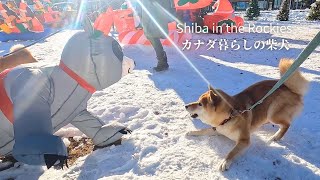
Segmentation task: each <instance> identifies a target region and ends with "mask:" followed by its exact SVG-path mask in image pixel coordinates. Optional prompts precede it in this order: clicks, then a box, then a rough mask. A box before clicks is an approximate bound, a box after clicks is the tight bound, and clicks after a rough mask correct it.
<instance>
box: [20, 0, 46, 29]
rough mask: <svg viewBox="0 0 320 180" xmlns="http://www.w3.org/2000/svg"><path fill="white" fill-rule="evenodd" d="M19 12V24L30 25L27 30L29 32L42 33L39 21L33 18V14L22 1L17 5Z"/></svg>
mask: <svg viewBox="0 0 320 180" xmlns="http://www.w3.org/2000/svg"><path fill="white" fill-rule="evenodd" d="M19 10H20V20H19V21H18V22H21V23H30V22H31V27H30V26H29V28H28V30H29V31H31V32H37V33H38V32H43V31H44V27H43V25H42V24H41V23H40V21H39V20H38V19H37V18H36V17H35V16H34V13H33V12H32V11H31V9H30V7H29V6H28V5H27V4H26V3H25V2H23V1H21V2H20V5H19Z"/></svg>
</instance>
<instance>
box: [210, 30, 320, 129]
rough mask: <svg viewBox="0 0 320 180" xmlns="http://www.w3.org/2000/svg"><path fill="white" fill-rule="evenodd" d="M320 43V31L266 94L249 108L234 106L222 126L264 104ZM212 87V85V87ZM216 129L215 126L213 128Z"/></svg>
mask: <svg viewBox="0 0 320 180" xmlns="http://www.w3.org/2000/svg"><path fill="white" fill-rule="evenodd" d="M319 44H320V31H319V32H318V34H317V35H316V36H315V37H314V38H313V39H312V40H311V41H310V43H309V44H308V46H307V47H306V48H305V49H304V50H303V51H302V52H301V53H300V54H299V56H298V57H297V59H296V60H295V61H294V63H293V64H292V65H291V67H290V68H289V69H288V70H287V72H286V73H285V74H284V75H283V76H282V77H281V79H279V81H278V82H277V83H276V84H275V85H274V86H273V87H272V88H271V89H270V90H269V91H268V93H267V94H266V95H264V96H263V97H262V98H261V99H260V100H259V101H258V102H256V103H255V104H253V105H252V106H250V107H249V108H247V109H245V110H242V111H240V110H236V109H234V108H232V110H231V112H230V116H229V118H227V119H225V120H224V121H222V122H221V124H220V126H223V125H224V124H226V123H228V122H229V121H230V120H231V119H232V118H234V117H235V116H237V115H239V114H240V115H242V114H244V113H246V112H249V111H252V110H253V109H254V108H255V107H257V106H258V105H260V104H262V103H263V101H264V100H265V99H266V98H267V97H269V96H270V95H271V94H272V93H274V92H275V91H276V90H277V89H278V88H279V87H280V86H281V85H283V84H284V83H285V82H286V81H287V80H288V79H289V78H290V76H291V75H292V74H293V73H294V72H295V71H296V70H297V69H298V68H299V66H300V65H301V64H302V63H303V62H304V61H306V60H307V58H308V57H309V56H310V54H311V53H312V52H313V51H314V50H315V49H316V48H317V47H318V45H319ZM211 88H212V87H211ZM213 130H215V128H213Z"/></svg>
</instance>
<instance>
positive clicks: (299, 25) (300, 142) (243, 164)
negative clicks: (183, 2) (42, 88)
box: [0, 11, 320, 180]
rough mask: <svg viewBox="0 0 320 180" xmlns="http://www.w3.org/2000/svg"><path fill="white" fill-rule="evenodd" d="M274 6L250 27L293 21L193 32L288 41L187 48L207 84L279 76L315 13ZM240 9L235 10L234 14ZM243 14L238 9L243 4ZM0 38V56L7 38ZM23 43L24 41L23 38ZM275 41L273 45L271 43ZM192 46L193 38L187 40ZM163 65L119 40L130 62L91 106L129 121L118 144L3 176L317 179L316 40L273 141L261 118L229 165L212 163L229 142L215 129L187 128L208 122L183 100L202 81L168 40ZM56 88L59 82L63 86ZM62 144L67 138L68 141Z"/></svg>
mask: <svg viewBox="0 0 320 180" xmlns="http://www.w3.org/2000/svg"><path fill="white" fill-rule="evenodd" d="M276 13H277V12H276V11H272V12H262V17H260V19H259V20H257V21H252V22H246V27H248V26H249V24H254V25H256V26H269V25H270V23H271V24H272V25H274V26H286V27H290V29H291V30H292V32H290V33H289V32H284V33H280V32H271V33H248V32H247V31H248V29H246V33H238V34H223V35H213V34H202V35H200V34H198V35H194V36H193V39H192V41H193V42H196V41H197V40H203V41H204V42H207V41H208V40H209V39H218V40H219V39H228V41H233V40H238V41H239V42H241V40H243V39H245V40H247V41H248V43H249V44H250V45H253V44H254V42H256V41H267V40H268V39H275V40H277V42H281V41H282V40H286V41H287V42H288V44H289V48H290V49H289V50H286V49H285V48H284V49H282V50H273V51H271V50H267V49H266V48H265V49H262V50H254V49H251V50H244V49H243V48H240V49H239V50H231V48H229V49H227V50H226V51H223V50H220V49H219V48H214V49H210V50H207V48H208V47H207V46H205V45H206V44H205V45H203V46H202V47H201V48H199V49H198V50H185V51H184V53H185V55H186V56H187V57H188V59H189V60H190V63H192V64H193V65H194V67H195V68H196V69H197V70H199V72H200V73H201V74H202V75H203V77H205V78H206V80H208V81H209V82H210V83H211V84H212V85H213V87H215V88H220V89H222V90H224V91H225V92H227V93H229V94H231V95H233V94H236V93H237V92H240V91H241V90H243V89H244V88H246V87H248V86H249V85H251V84H253V83H255V82H257V81H261V80H266V79H276V78H279V72H278V68H277V66H278V63H279V60H280V59H281V58H283V57H289V58H296V57H297V56H298V55H299V53H300V52H301V51H302V50H303V48H305V47H306V45H307V44H308V42H309V41H310V40H311V39H312V38H313V37H314V36H315V35H316V33H318V32H319V31H320V22H306V21H304V18H305V16H306V12H305V11H302V12H301V11H291V15H290V17H291V21H288V22H279V21H275V20H274V19H275V15H276ZM240 14H241V13H240ZM242 15H243V13H242ZM74 33H75V31H64V32H61V33H59V34H57V35H55V36H53V37H50V38H49V39H47V40H46V41H44V42H40V43H38V44H36V45H34V46H32V47H30V50H31V51H32V53H33V54H34V55H35V56H36V58H37V59H39V60H41V61H43V62H47V63H58V61H59V58H60V54H61V51H62V49H63V47H64V45H65V43H66V42H67V40H68V38H70V37H71V36H72V35H73V34H74ZM16 43H21V42H10V43H0V55H3V54H5V53H7V52H8V50H9V48H10V46H11V45H13V44H16ZM28 43H30V42H24V43H23V44H26V45H27V44H28ZM278 48H279V47H278ZM193 49H194V47H193ZM166 52H167V55H168V59H169V64H170V69H169V71H166V72H162V73H154V72H153V71H152V67H153V66H154V65H155V64H156V59H155V54H154V51H153V49H152V48H151V47H146V46H140V45H132V46H124V53H125V55H126V56H128V57H130V58H132V59H134V60H135V61H136V64H137V68H136V70H135V71H134V72H133V73H132V74H130V75H128V76H126V77H125V78H123V79H122V80H120V81H119V82H118V83H116V84H114V85H113V86H111V87H109V88H107V89H105V90H103V91H99V92H96V93H95V94H94V95H93V97H92V99H91V100H90V102H89V105H88V109H89V110H90V111H91V112H92V113H93V114H94V115H96V116H98V117H99V118H101V119H102V120H103V121H105V122H106V123H111V122H113V121H117V122H120V123H123V124H125V125H126V126H128V128H130V129H131V130H133V133H132V134H131V135H127V136H125V138H124V140H123V143H122V145H120V146H112V147H109V148H104V149H100V150H97V151H94V152H92V153H91V154H90V155H88V156H85V157H82V158H79V159H78V160H77V162H76V163H75V164H74V165H73V166H72V167H70V168H64V170H55V169H50V170H47V169H46V168H45V167H36V166H28V165H22V166H21V167H19V168H12V169H9V170H6V171H3V172H0V179H8V178H14V179H21V180H24V179H28V180H29V179H38V178H39V179H83V180H87V179H89V180H91V179H121V180H122V179H210V180H212V179H270V180H271V179H272V180H274V179H319V178H320V106H319V102H320V93H319V92H320V48H317V49H316V50H315V52H314V53H313V54H312V55H311V56H310V57H309V58H308V60H307V61H305V63H304V64H303V65H302V67H301V71H302V72H304V75H305V76H306V78H307V79H308V80H310V81H311V85H310V89H309V92H308V94H307V95H306V97H305V107H304V110H303V112H302V113H301V115H300V116H299V117H297V118H296V119H295V121H294V122H293V124H292V126H291V127H290V129H289V131H288V132H287V134H286V135H285V136H284V138H283V139H282V140H281V141H280V142H273V143H271V144H267V140H268V138H269V137H270V136H271V135H273V134H274V133H275V132H276V131H277V127H273V126H272V125H265V126H263V127H262V128H260V129H259V130H258V131H257V132H256V133H254V134H253V135H252V136H251V137H252V141H251V142H252V143H251V146H250V147H249V148H248V150H247V151H246V152H245V153H244V154H243V156H240V157H239V158H238V159H236V160H235V161H234V163H233V164H232V165H231V168H230V170H228V171H226V172H223V173H221V172H219V171H218V170H217V168H218V164H219V163H220V162H221V161H222V160H223V158H224V157H225V156H226V154H227V153H228V152H229V151H230V150H231V149H232V147H233V145H234V142H232V141H231V140H229V139H227V138H225V137H222V136H211V137H208V136H203V137H187V136H186V135H185V134H186V133H187V132H188V131H191V130H195V129H200V128H204V127H206V125H204V124H202V123H201V122H200V121H199V120H192V118H191V117H190V115H189V114H188V112H187V111H186V110H185V108H184V105H185V104H187V103H189V102H192V101H195V100H197V98H198V97H199V95H201V94H202V93H203V92H205V91H206V90H207V84H206V80H204V79H203V78H201V76H200V75H199V74H198V73H197V72H196V70H195V69H194V68H192V67H191V66H190V63H188V62H187V61H186V60H185V59H184V58H183V57H182V56H181V55H180V54H179V53H178V52H177V50H176V49H175V48H173V47H166ZM62 88H63V87H62ZM57 134H58V135H61V136H64V137H70V136H76V137H77V139H80V138H81V136H83V134H82V133H81V132H80V131H78V130H77V129H75V128H74V127H72V126H67V127H65V128H63V129H61V130H60V131H59V132H58V133H57ZM65 143H66V144H68V143H70V142H69V141H67V140H65Z"/></svg>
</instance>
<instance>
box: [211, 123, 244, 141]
mask: <svg viewBox="0 0 320 180" xmlns="http://www.w3.org/2000/svg"><path fill="white" fill-rule="evenodd" d="M231 127H232V126H230V125H229V124H225V125H222V126H218V127H217V128H216V130H217V131H218V133H220V134H222V135H224V136H226V137H228V138H229V139H231V140H233V141H237V140H238V138H239V131H237V130H234V129H231Z"/></svg>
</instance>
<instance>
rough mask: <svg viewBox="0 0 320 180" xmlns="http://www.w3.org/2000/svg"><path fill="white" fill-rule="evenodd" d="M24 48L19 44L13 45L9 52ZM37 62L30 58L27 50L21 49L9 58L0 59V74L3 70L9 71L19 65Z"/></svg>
mask: <svg viewBox="0 0 320 180" xmlns="http://www.w3.org/2000/svg"><path fill="white" fill-rule="evenodd" d="M23 47H24V46H23V45H21V44H17V45H14V46H12V47H11V48H10V52H14V51H17V50H19V49H21V48H23ZM33 62H37V60H36V59H35V58H34V57H33V56H32V54H31V52H30V51H29V50H28V49H22V50H20V51H18V52H16V53H14V54H11V55H9V56H5V57H0V72H2V71H3V70H5V69H10V68H13V67H16V66H18V65H21V64H27V63H33Z"/></svg>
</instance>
